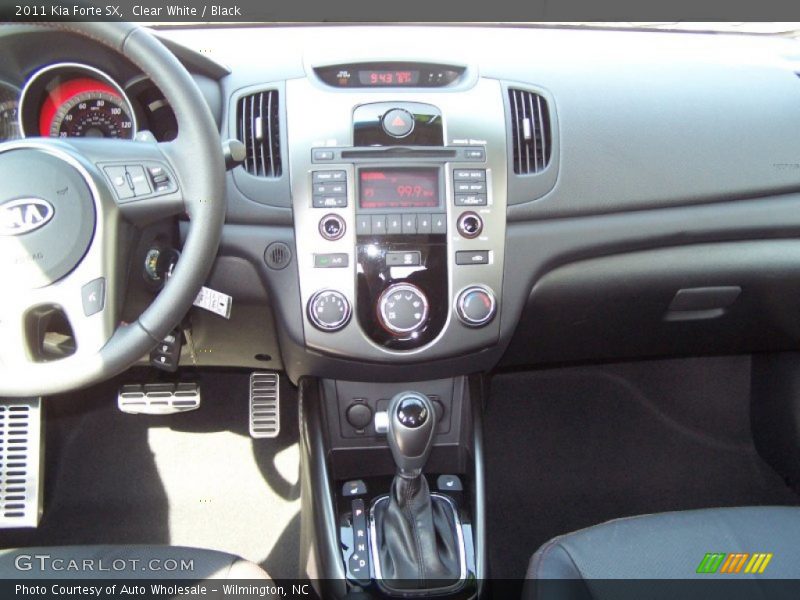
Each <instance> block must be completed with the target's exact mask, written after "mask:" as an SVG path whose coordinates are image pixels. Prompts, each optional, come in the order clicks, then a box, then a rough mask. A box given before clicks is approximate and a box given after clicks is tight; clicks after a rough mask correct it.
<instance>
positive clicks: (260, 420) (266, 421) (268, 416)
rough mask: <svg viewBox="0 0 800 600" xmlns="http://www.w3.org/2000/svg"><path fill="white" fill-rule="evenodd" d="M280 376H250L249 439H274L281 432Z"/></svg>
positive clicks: (274, 374)
mask: <svg viewBox="0 0 800 600" xmlns="http://www.w3.org/2000/svg"><path fill="white" fill-rule="evenodd" d="M279 387H280V376H279V375H278V374H277V373H265V372H262V373H253V374H252V375H250V437H253V438H275V437H278V434H279V433H280V431H281V409H280V392H279Z"/></svg>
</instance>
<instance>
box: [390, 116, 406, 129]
mask: <svg viewBox="0 0 800 600" xmlns="http://www.w3.org/2000/svg"><path fill="white" fill-rule="evenodd" d="M406 126H407V123H406V122H405V120H404V119H403V117H395V118H394V121H392V127H406Z"/></svg>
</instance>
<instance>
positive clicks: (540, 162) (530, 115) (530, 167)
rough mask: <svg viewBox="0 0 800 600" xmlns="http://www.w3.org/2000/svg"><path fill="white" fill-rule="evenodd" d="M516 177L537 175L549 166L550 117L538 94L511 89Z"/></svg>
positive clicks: (545, 104)
mask: <svg viewBox="0 0 800 600" xmlns="http://www.w3.org/2000/svg"><path fill="white" fill-rule="evenodd" d="M508 99H509V104H510V106H511V143H512V146H513V148H514V173H517V174H518V175H528V174H530V173H538V172H539V171H541V170H542V169H544V168H545V167H546V166H547V164H548V163H549V162H550V147H551V145H550V115H549V113H548V110H547V101H546V100H545V99H544V98H542V97H541V96H540V95H539V94H535V93H534V92H529V91H527V90H519V89H513V88H509V90H508Z"/></svg>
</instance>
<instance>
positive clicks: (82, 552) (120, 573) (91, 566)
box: [0, 545, 269, 581]
mask: <svg viewBox="0 0 800 600" xmlns="http://www.w3.org/2000/svg"><path fill="white" fill-rule="evenodd" d="M0 578H2V579H48V578H52V579H183V580H188V581H203V580H206V579H260V580H268V579H269V576H268V575H267V574H266V572H265V571H264V570H263V569H262V568H261V567H259V566H258V565H256V564H255V563H252V562H250V561H247V560H244V559H243V558H240V557H238V556H235V555H233V554H227V553H225V552H218V551H216V550H204V549H201V548H186V547H182V546H110V545H109V546H58V547H36V548H12V549H5V550H0Z"/></svg>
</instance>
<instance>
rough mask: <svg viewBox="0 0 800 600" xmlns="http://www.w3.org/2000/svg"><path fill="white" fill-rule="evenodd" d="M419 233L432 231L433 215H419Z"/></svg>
mask: <svg viewBox="0 0 800 600" xmlns="http://www.w3.org/2000/svg"><path fill="white" fill-rule="evenodd" d="M417 233H431V215H417Z"/></svg>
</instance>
